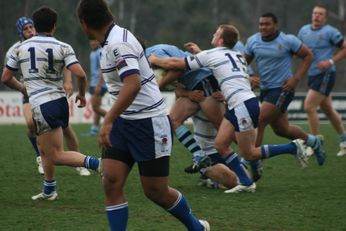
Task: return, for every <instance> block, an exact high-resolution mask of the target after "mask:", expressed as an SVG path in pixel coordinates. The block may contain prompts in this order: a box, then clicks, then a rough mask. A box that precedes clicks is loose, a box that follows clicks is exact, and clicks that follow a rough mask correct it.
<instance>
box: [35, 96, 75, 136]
mask: <svg viewBox="0 0 346 231" xmlns="http://www.w3.org/2000/svg"><path fill="white" fill-rule="evenodd" d="M32 118H33V120H34V124H35V127H36V133H37V135H40V134H42V133H44V132H47V131H50V130H52V129H55V128H58V127H62V128H67V127H68V122H69V105H68V102H67V99H66V97H62V98H59V99H56V100H52V101H49V102H47V103H44V104H41V105H40V106H38V107H35V108H32Z"/></svg>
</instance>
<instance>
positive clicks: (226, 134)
mask: <svg viewBox="0 0 346 231" xmlns="http://www.w3.org/2000/svg"><path fill="white" fill-rule="evenodd" d="M234 130H235V128H234V126H233V125H232V124H231V122H230V121H229V120H228V119H226V118H224V119H223V120H222V122H221V125H220V127H219V131H218V133H217V136H216V138H215V147H216V150H217V151H218V153H219V154H220V155H221V157H222V158H223V159H224V162H225V164H226V166H227V167H228V168H230V169H231V170H232V171H233V172H235V174H236V175H237V177H238V178H239V183H240V184H242V185H245V186H249V185H251V184H252V183H253V182H252V180H251V179H250V178H249V176H248V175H247V173H246V171H245V169H244V167H243V166H242V165H241V163H240V158H239V157H238V154H237V153H235V152H234V151H233V150H232V149H231V147H230V144H231V142H232V133H234Z"/></svg>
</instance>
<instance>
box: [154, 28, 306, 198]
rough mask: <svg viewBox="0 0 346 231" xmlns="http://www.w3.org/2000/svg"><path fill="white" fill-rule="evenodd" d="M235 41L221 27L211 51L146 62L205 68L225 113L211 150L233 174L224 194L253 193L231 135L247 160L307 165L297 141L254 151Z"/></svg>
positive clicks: (249, 100)
mask: <svg viewBox="0 0 346 231" xmlns="http://www.w3.org/2000/svg"><path fill="white" fill-rule="evenodd" d="M237 41H238V33H237V29H236V28H235V27H234V26H231V25H221V26H219V28H218V29H217V31H216V32H215V33H214V35H213V39H212V42H211V43H212V45H213V46H214V47H215V48H214V49H210V50H205V51H202V52H200V53H198V54H197V55H193V56H189V57H187V58H185V59H177V58H166V59H158V58H156V57H154V56H151V57H150V59H149V60H150V62H151V63H152V64H154V65H158V66H161V67H163V68H165V69H186V68H187V69H197V68H200V67H208V68H210V69H211V70H212V72H213V75H214V76H215V78H216V79H217V80H218V82H219V86H220V88H221V91H222V93H223V95H224V97H225V99H226V102H227V106H228V111H227V112H226V114H225V118H224V119H223V121H222V123H221V126H220V128H219V131H218V134H217V137H216V140H215V146H216V149H217V150H218V153H219V154H220V155H221V156H222V157H223V159H224V161H225V163H226V165H227V166H228V167H229V168H230V169H231V170H233V171H234V172H235V173H236V174H237V176H238V178H239V183H240V184H239V185H238V186H236V187H234V188H233V189H230V190H227V191H225V192H226V193H237V192H254V191H255V189H256V185H255V183H254V182H253V181H252V180H251V179H250V178H249V177H248V175H247V174H246V172H245V170H244V168H243V167H242V165H241V164H240V160H239V158H238V155H237V154H236V153H235V152H233V151H232V150H231V148H230V142H231V141H232V134H233V133H234V132H235V137H236V140H237V144H238V147H239V151H240V153H241V154H242V155H243V156H244V158H245V159H247V160H257V159H265V158H270V157H273V156H276V155H279V154H285V153H289V154H292V155H294V156H296V157H297V159H298V160H299V162H300V163H301V165H302V166H303V167H305V166H306V161H307V159H306V154H305V153H304V151H303V150H304V149H303V147H302V142H300V141H298V140H296V141H294V142H292V143H290V144H282V145H263V146H261V147H258V148H256V147H255V141H256V132H257V131H256V128H257V124H258V116H259V104H258V101H257V99H256V96H255V94H254V93H253V92H252V91H251V87H250V81H249V76H248V74H247V73H246V71H247V63H246V61H245V59H244V57H243V55H242V54H241V53H239V52H234V51H232V50H231V49H232V48H233V46H234V45H235V44H236V42H237Z"/></svg>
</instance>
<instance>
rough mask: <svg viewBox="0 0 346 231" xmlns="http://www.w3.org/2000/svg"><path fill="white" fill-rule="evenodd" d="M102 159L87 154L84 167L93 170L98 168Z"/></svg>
mask: <svg viewBox="0 0 346 231" xmlns="http://www.w3.org/2000/svg"><path fill="white" fill-rule="evenodd" d="M99 164H100V161H99V159H97V158H95V157H92V156H86V157H85V159H84V167H86V168H90V169H92V170H95V171H96V170H97V168H98V167H99Z"/></svg>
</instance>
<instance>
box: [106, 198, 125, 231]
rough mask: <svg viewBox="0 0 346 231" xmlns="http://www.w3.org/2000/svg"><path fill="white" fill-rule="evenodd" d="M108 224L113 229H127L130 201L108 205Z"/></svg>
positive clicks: (118, 230)
mask: <svg viewBox="0 0 346 231" xmlns="http://www.w3.org/2000/svg"><path fill="white" fill-rule="evenodd" d="M106 213H107V218H108V224H109V227H110V230H111V231H126V226H127V219H128V213H129V209H128V203H127V202H125V203H123V204H118V205H111V206H107V207H106Z"/></svg>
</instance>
